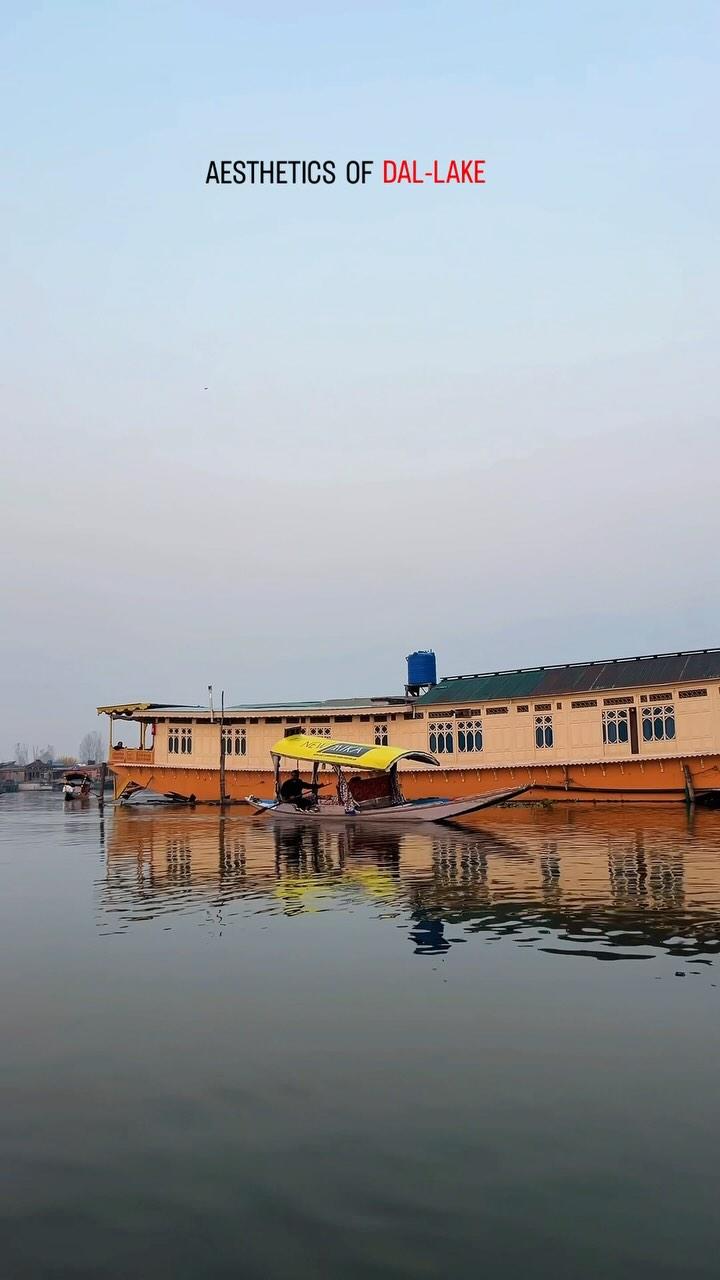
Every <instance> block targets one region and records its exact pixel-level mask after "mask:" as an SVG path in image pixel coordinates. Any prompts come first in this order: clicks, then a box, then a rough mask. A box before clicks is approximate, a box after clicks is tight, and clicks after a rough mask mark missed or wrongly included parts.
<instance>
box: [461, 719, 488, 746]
mask: <svg viewBox="0 0 720 1280" xmlns="http://www.w3.org/2000/svg"><path fill="white" fill-rule="evenodd" d="M457 744H458V751H482V749H483V731H482V720H458V721H457Z"/></svg>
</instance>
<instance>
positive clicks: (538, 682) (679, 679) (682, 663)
mask: <svg viewBox="0 0 720 1280" xmlns="http://www.w3.org/2000/svg"><path fill="white" fill-rule="evenodd" d="M718 679H720V649H691V650H688V651H687V652H683V653H654V654H644V655H642V656H640V657H637V658H610V659H607V660H605V661H601V662H568V663H566V664H565V665H564V666H553V667H517V668H515V669H514V670H508V671H486V672H484V673H481V674H476V675H467V676H444V677H443V679H442V680H441V681H440V683H439V684H436V685H433V687H432V688H431V689H429V690H428V692H427V693H425V694H423V695H422V696H421V697H420V698H418V699H417V702H418V704H419V705H423V706H427V705H432V704H433V703H449V702H481V701H482V702H494V701H498V700H502V699H504V698H534V697H543V696H546V697H555V696H557V695H560V694H574V693H592V692H594V691H596V690H607V689H633V688H637V687H638V686H641V685H663V684H683V683H695V682H696V681H698V680H718Z"/></svg>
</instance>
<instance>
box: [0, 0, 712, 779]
mask: <svg viewBox="0 0 720 1280" xmlns="http://www.w3.org/2000/svg"><path fill="white" fill-rule="evenodd" d="M0 22H1V23H2V76H1V77H0V80H1V84H2V87H1V88H0V95H1V99H2V100H1V101H0V107H1V108H2V118H3V122H4V132H5V135H6V138H5V145H4V148H3V151H4V158H3V192H4V194H3V199H2V209H1V212H0V232H1V234H2V248H3V253H2V261H3V277H4V280H3V288H2V296H3V306H2V314H3V321H2V323H3V328H4V332H3V342H2V362H3V370H2V378H1V379H0V382H1V395H2V419H3V438H2V455H1V457H0V533H1V535H2V549H3V551H2V560H3V564H2V576H1V578H0V591H1V593H2V594H1V596H0V599H1V601H2V604H1V606H0V608H1V610H2V633H1V635H0V759H2V758H8V757H11V756H12V754H13V748H14V744H15V742H16V741H18V740H21V741H25V742H28V743H29V744H33V743H38V744H41V745H43V746H44V744H45V743H47V742H50V743H52V744H53V745H54V746H55V747H56V750H57V751H58V752H59V751H76V750H77V746H78V743H79V741H80V738H81V737H82V735H83V734H84V733H85V732H86V731H88V730H90V729H93V728H95V727H97V724H98V722H97V720H96V718H95V706H96V704H97V703H104V702H113V701H122V700H126V699H136V698H144V699H148V700H169V701H177V702H193V703H196V702H202V701H203V700H204V699H205V698H206V691H207V685H208V683H209V682H212V683H213V684H214V686H215V688H216V690H217V691H219V690H220V689H221V688H223V687H224V689H225V690H226V697H227V699H228V701H230V702H233V701H235V702H237V701H241V700H256V699H262V698H273V699H281V698H284V697H287V698H302V697H324V696H332V695H335V694H345V695H350V694H354V693H368V692H371V693H375V692H390V691H392V692H398V691H401V689H402V685H403V682H404V678H405V667H404V657H405V654H406V653H408V652H409V651H410V650H411V649H413V648H416V647H435V648H436V650H437V652H438V662H439V668H440V671H441V672H442V673H445V674H453V673H457V672H462V671H478V670H480V671H482V670H486V669H488V668H490V669H496V668H499V667H507V666H515V665H520V664H532V663H536V662H537V663H542V662H562V661H570V660H575V659H586V658H592V657H601V658H603V657H611V656H623V655H627V654H632V653H641V652H651V653H653V652H657V651H659V650H665V649H676V648H682V647H706V646H711V645H717V644H720V602H719V597H718V570H717V546H718V533H719V532H720V530H719V527H718V526H719V523H720V521H719V518H718V501H717V491H718V483H719V479H718V477H719V476H720V469H719V463H720V447H719V445H718V382H719V375H718V361H717V335H718V314H717V313H718V296H719V294H720V289H719V281H718V225H719V214H720V210H719V208H718V204H719V201H718V185H719V180H718V165H717V142H718V129H717V121H718V118H720V103H719V101H718V96H719V95H718V84H719V83H720V77H719V76H718V70H719V67H718V62H719V59H718V30H717V26H718V7H717V5H716V4H715V3H707V4H704V3H693V2H692V0H690V2H689V3H687V4H685V5H682V6H679V5H678V4H677V3H676V2H673V3H672V4H669V3H664V2H663V0H652V2H651V3H650V2H647V3H643V2H642V0H639V2H637V3H634V4H630V5H628V4H627V0H623V3H614V2H613V0H609V2H607V3H603V4H578V5H570V4H568V3H567V0H562V2H559V3H556V4H555V3H543V2H542V0H517V2H515V3H508V2H507V0H505V2H503V3H499V2H498V3H493V4H483V3H477V0H472V2H468V3H453V2H450V3H439V2H437V3H424V4H421V3H416V4H397V3H392V0H378V2H377V3H375V2H374V0H362V3H359V2H358V3H351V2H350V0H348V2H346V3H344V4H339V3H337V0H325V2H316V3H302V0H292V2H291V3H273V2H272V0H264V3H254V2H252V3H240V2H238V0H232V2H231V0H224V2H221V0H215V2H213V0H204V2H203V3H191V2H189V0H186V2H185V3H183V2H182V0H172V2H167V3H153V2H152V0H150V2H149V3H146V2H144V3H122V2H113V0H106V2H105V3H101V4H98V3H96V2H94V0H86V3H72V2H70V0H67V2H65V3H58V2H57V0H54V2H53V3H49V2H48V3H44V4H43V3H32V2H31V0H23V3H19V2H18V0H6V2H5V4H4V5H3V6H2V15H1V17H0ZM403 157H406V158H410V159H412V158H417V159H418V160H419V161H420V162H422V166H423V168H428V167H429V164H430V162H431V161H432V160H434V159H439V160H440V161H441V162H445V161H447V160H448V159H450V158H452V157H458V158H469V157H480V158H484V159H485V160H486V162H487V184H486V186H484V187H479V188H474V187H469V188H463V189H458V188H451V187H432V186H430V185H425V186H422V187H420V186H416V187H407V186H405V187H401V188H394V187H384V186H383V185H382V183H381V182H380V181H379V177H378V176H374V177H373V179H372V180H371V182H370V183H369V184H368V185H367V186H366V187H364V188H362V187H349V186H347V185H346V184H345V183H344V182H338V183H336V184H335V185H334V186H325V185H323V186H318V187H314V186H308V187H301V186H298V187H292V186H282V187H280V186H278V187H259V186H256V187H250V186H230V187H221V188H217V187H208V186H206V185H205V182H204V178H205V173H206V170H207V167H208V164H209V162H210V160H212V159H215V160H221V159H270V158H273V159H334V160H335V161H336V162H337V164H338V168H341V166H342V165H344V163H345V161H346V160H348V159H364V158H367V159H372V160H374V161H375V167H376V171H377V170H379V169H380V166H381V162H382V160H383V159H384V158H396V159H400V158H403Z"/></svg>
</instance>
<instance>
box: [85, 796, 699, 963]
mask: <svg viewBox="0 0 720 1280" xmlns="http://www.w3.org/2000/svg"><path fill="white" fill-rule="evenodd" d="M106 825H107V831H106V840H107V863H106V868H107V870H106V876H105V879H104V880H102V881H101V882H99V883H98V902H99V922H100V927H101V930H102V931H103V932H107V931H118V930H119V931H124V930H128V929H131V928H132V927H133V926H135V925H137V924H139V923H140V922H143V921H148V920H152V919H155V918H158V917H161V916H172V915H177V914H178V913H180V914H185V915H187V914H192V913H196V914H200V915H203V914H207V912H208V911H210V912H213V913H214V914H215V917H216V918H218V919H221V920H226V919H227V918H228V917H229V915H231V914H232V915H234V916H237V915H242V914H243V912H244V913H251V914H256V913H259V912H272V913H278V912H280V913H284V914H286V915H295V914H298V913H302V912H308V911H320V910H335V911H342V910H346V911H347V910H352V909H355V908H357V907H359V906H361V905H365V906H367V905H373V904H374V905H375V906H377V907H378V908H380V910H379V914H380V916H381V917H383V918H390V919H392V920H393V921H394V923H395V924H397V921H398V918H406V920H407V927H408V931H407V937H408V943H409V945H410V946H411V947H412V949H413V950H414V952H415V953H416V954H417V955H428V954H430V955H438V954H443V953H445V952H447V951H448V950H449V949H450V948H451V947H452V946H453V945H454V943H456V942H458V941H460V940H462V941H467V940H468V939H469V938H472V937H473V936H477V935H482V937H483V939H484V940H485V941H495V940H499V939H501V938H511V939H513V940H514V941H515V942H517V943H518V944H521V945H526V946H534V947H536V948H538V949H540V950H543V951H554V952H558V953H561V954H570V955H587V956H594V957H597V958H599V959H617V958H621V957H626V958H630V957H633V958H641V957H642V956H647V955H652V954H653V953H654V952H657V951H658V950H664V951H666V952H668V953H670V954H672V955H675V956H678V957H683V956H684V957H693V958H695V959H698V958H702V959H704V960H705V961H709V960H710V958H711V957H712V956H714V955H715V954H716V953H717V951H718V948H719V947H720V817H719V816H718V815H716V814H714V813H697V814H695V815H692V816H690V817H688V815H687V814H686V813H685V811H684V810H681V809H677V810H672V811H667V812H665V811H661V810H650V809H648V810H633V811H631V812H627V811H622V810H610V809H608V810H604V811H602V810H592V809H588V810H584V811H580V812H579V811H577V810H558V809H555V810H552V811H549V812H548V811H545V810H528V809H525V810H521V809H514V810H513V809H511V810H502V811H498V812H496V813H495V814H493V815H486V816H485V817H484V819H483V822H482V826H480V825H478V826H477V828H476V829H467V830H459V829H458V830H454V829H453V830H451V829H449V828H426V829H419V828H409V829H406V830H402V831H398V830H397V828H394V827H393V828H388V829H381V828H378V827H371V828H370V827H368V828H362V827H359V826H356V827H352V826H348V827H338V828H335V827H330V826H328V827H322V826H318V825H317V824H303V823H301V822H299V823H297V824H289V823H283V824H280V823H277V824H273V823H271V822H268V821H267V820H263V819H251V818H247V817H240V816H237V815H235V814H230V815H221V814H220V813H215V812H213V811H209V810H208V811H204V812H201V811H196V812H195V813H187V812H175V811H167V810H166V811H163V810H151V811H148V810H145V811H133V810H130V809H118V810H116V811H115V812H114V813H113V815H112V819H111V821H110V822H109V823H108V824H106Z"/></svg>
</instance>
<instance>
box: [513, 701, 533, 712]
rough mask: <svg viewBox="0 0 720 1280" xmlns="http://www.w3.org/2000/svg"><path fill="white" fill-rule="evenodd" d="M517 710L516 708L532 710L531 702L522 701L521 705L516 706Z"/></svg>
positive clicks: (518, 709)
mask: <svg viewBox="0 0 720 1280" xmlns="http://www.w3.org/2000/svg"><path fill="white" fill-rule="evenodd" d="M515 710H516V711H529V710H530V704H529V703H528V702H522V703H521V704H520V706H519V707H516V708H515Z"/></svg>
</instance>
